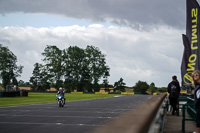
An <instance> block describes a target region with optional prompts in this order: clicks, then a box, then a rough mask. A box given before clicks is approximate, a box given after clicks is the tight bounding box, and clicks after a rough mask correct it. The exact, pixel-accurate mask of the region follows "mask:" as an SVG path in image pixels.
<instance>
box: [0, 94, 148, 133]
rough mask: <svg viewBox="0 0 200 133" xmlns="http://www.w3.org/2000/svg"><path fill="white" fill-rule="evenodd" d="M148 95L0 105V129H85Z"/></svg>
mask: <svg viewBox="0 0 200 133" xmlns="http://www.w3.org/2000/svg"><path fill="white" fill-rule="evenodd" d="M150 97H151V96H149V95H131V96H120V97H114V98H105V99H96V100H84V101H73V102H66V104H65V107H64V108H59V107H58V104H57V103H56V102H55V103H51V104H39V105H27V106H14V107H2V108H0V133H88V132H91V131H92V130H93V129H95V128H97V127H101V126H104V125H106V123H107V122H109V121H111V120H114V119H117V118H118V117H119V116H120V115H121V114H124V113H125V112H127V111H129V110H131V109H133V108H135V107H136V106H137V105H138V104H141V103H143V102H144V101H146V100H148V98H150Z"/></svg>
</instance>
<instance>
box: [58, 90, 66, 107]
mask: <svg viewBox="0 0 200 133" xmlns="http://www.w3.org/2000/svg"><path fill="white" fill-rule="evenodd" d="M59 94H61V95H63V97H64V104H65V92H64V90H63V88H62V87H60V88H59V90H58V92H57V95H59Z"/></svg>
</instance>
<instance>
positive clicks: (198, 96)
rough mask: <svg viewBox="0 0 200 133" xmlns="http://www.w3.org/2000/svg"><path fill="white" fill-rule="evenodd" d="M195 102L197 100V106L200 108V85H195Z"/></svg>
mask: <svg viewBox="0 0 200 133" xmlns="http://www.w3.org/2000/svg"><path fill="white" fill-rule="evenodd" d="M194 102H195V108H200V85H199V84H197V85H195V91H194Z"/></svg>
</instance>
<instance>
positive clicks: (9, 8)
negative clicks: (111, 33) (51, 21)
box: [0, 0, 186, 29]
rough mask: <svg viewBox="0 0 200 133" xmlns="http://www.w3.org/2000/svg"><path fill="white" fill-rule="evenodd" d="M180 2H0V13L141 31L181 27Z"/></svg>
mask: <svg viewBox="0 0 200 133" xmlns="http://www.w3.org/2000/svg"><path fill="white" fill-rule="evenodd" d="M185 3H186V2H185V1H183V0H173V1H169V0H148V1H147V0H0V13H1V14H6V13H11V12H24V13H50V14H59V15H64V16H68V17H74V18H84V19H89V20H92V21H110V22H113V23H116V24H119V25H127V26H130V27H133V28H138V29H139V27H140V25H142V26H144V27H145V28H146V27H148V26H149V25H154V26H155V25H163V24H165V25H169V26H172V27H176V28H183V27H185V16H186V11H185V10H186V6H185Z"/></svg>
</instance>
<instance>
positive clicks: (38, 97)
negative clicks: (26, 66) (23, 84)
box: [0, 92, 119, 107]
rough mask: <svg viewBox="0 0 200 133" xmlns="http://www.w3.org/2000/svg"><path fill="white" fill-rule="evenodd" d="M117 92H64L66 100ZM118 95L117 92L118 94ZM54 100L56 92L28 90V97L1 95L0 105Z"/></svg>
mask: <svg viewBox="0 0 200 133" xmlns="http://www.w3.org/2000/svg"><path fill="white" fill-rule="evenodd" d="M116 95H117V94H108V95H104V94H69V93H66V94H65V97H66V101H75V100H86V99H99V98H108V97H114V96H116ZM118 95H119V94H118ZM53 102H56V93H38V92H29V93H28V97H1V98H0V107H7V106H17V105H28V104H41V103H53Z"/></svg>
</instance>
